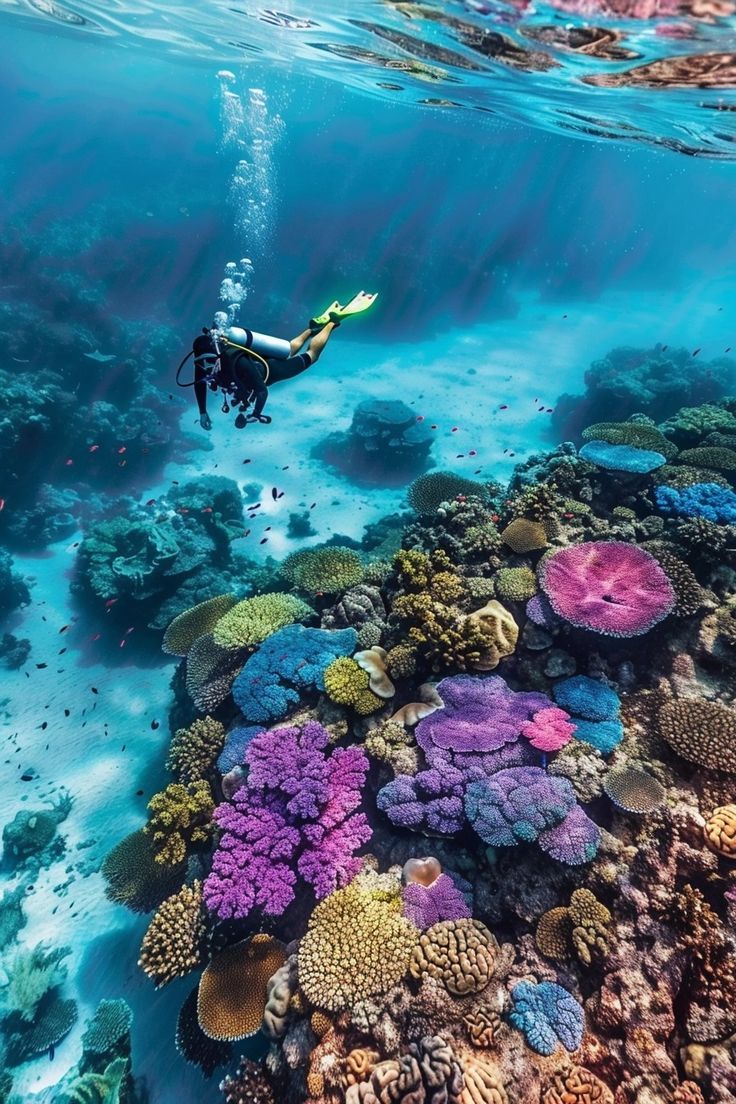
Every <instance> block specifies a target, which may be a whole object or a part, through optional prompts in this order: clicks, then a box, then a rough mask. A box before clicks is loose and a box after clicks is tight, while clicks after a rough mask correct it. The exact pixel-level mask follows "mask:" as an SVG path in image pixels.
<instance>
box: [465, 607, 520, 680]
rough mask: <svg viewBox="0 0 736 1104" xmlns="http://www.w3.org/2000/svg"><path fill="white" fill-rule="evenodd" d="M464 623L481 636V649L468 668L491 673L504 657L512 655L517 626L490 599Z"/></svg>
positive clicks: (516, 636)
mask: <svg viewBox="0 0 736 1104" xmlns="http://www.w3.org/2000/svg"><path fill="white" fill-rule="evenodd" d="M465 620H466V623H467V624H470V625H472V626H473V628H474V629H475V628H477V629H478V630H479V631H480V632H481V633H482V634H483V641H484V645H483V649H482V651H481V652H480V655H479V656H478V658H477V659H472V660H470V662H469V666H470V667H472V669H473V670H475V671H492V670H493V669H494V668H495V667H498V665H499V663H500V662H501V660H502V659H503V658H504V656H509V655H512V654H513V652H514V651H515V649H516V643H517V641H518V639H519V626H518V625H517V624H516V622H515V621H514V619H513V617H512V616H511V614H510V613H509V611H508V610H507V609H506V608H505V607H504V606H502V605H501V603H500V602H497V601H496V600H495V599H492V600H491V601H490V602H488V603H486V605H485V606H483V608H482V609H479V610H477V611H476V612H475V613H470V614H468V616H467V617H466V619H465Z"/></svg>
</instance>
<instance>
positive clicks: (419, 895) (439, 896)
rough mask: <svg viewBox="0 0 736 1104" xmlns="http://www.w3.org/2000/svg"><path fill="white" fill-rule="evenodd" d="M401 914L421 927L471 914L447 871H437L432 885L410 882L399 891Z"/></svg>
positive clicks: (462, 917)
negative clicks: (443, 872)
mask: <svg viewBox="0 0 736 1104" xmlns="http://www.w3.org/2000/svg"><path fill="white" fill-rule="evenodd" d="M402 898H403V902H404V916H406V917H408V919H409V920H411V922H412V924H414V925H415V926H416V927H417V928H419V929H420V930H421V931H424V930H425V929H426V928H431V927H432V926H433V925H434V924H439V923H440V922H441V921H442V920H461V919H464V918H467V917H469V916H472V913H471V911H470V909H469V908H468V904H467V902H466V900H465V897H464V896H463V894H462V893H461V891H460V889H459V888H458V887H457V885H456V884H455V881H454V880H453V879H452V878H451V877H450V875H449V874H440V875H439V877H438V878H435V880H434V881H433V882H432V883H431V885H423V884H422V883H421V882H415V881H412V882H409V884H408V885H406V886H404V889H403V891H402Z"/></svg>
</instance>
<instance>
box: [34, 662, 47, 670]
mask: <svg viewBox="0 0 736 1104" xmlns="http://www.w3.org/2000/svg"><path fill="white" fill-rule="evenodd" d="M44 667H48V663H37V664H36V668H37V669H38V670H39V671H43V669H44Z"/></svg>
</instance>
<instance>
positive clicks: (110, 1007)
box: [82, 997, 133, 1054]
mask: <svg viewBox="0 0 736 1104" xmlns="http://www.w3.org/2000/svg"><path fill="white" fill-rule="evenodd" d="M132 1023H133V1011H132V1009H131V1007H130V1005H129V1004H128V1002H127V1001H125V1000H123V999H122V997H118V998H116V999H115V1000H107V999H103V1000H101V1001H100V1003H99V1004H98V1005H97V1008H96V1009H95V1014H94V1016H93V1017H92V1019H91V1020H90V1021H89V1023H88V1024H87V1027H86V1029H85V1032H84V1035H83V1036H82V1050H83V1051H84V1053H85V1054H110V1053H111V1052H112V1051H114V1050H115V1048H116V1047H119V1046H120V1044H121V1043H123V1042H125V1040H126V1039H127V1037H128V1034H129V1032H130V1028H131V1026H132Z"/></svg>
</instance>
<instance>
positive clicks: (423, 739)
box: [416, 675, 550, 752]
mask: <svg viewBox="0 0 736 1104" xmlns="http://www.w3.org/2000/svg"><path fill="white" fill-rule="evenodd" d="M437 692H438V693H439V695H440V697H441V698H442V703H443V708H442V709H438V710H437V711H436V712H434V713H432V714H431V715H430V716H429V717H425V718H424V720H422V721H420V723H419V724H418V725H417V728H416V739H417V743H418V744H419V746H420V747H421V748H423V749H424V750H425V751H431V750H432V749H433V748H442V749H445V750H448V751H453V752H485V751H497V750H498V749H499V748H501V747H503V745H504V744H509V743H514V742H515V741H516V740H518V738H519V734H520V733H521V731H522V726H523V724H524V723H525V722H526V721H529V720H531V718H532V717H533V716H534V714H535V713H537V712H538V711H539V710H541V709H546V708H548V707H549V706H550V701H549V699H548V698H547V697H546V696H545V695H544V694H537V693H517V692H516V691H514V690H511V689H510V687H509V686H507V684H506V683H505V682H504V680H503V679H502V678H501V677H500V675H489V676H487V677H486V678H473V677H472V676H470V675H456V676H455V677H453V678H446V679H443V680H442V681H441V682H440V683H439V684H438V686H437Z"/></svg>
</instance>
